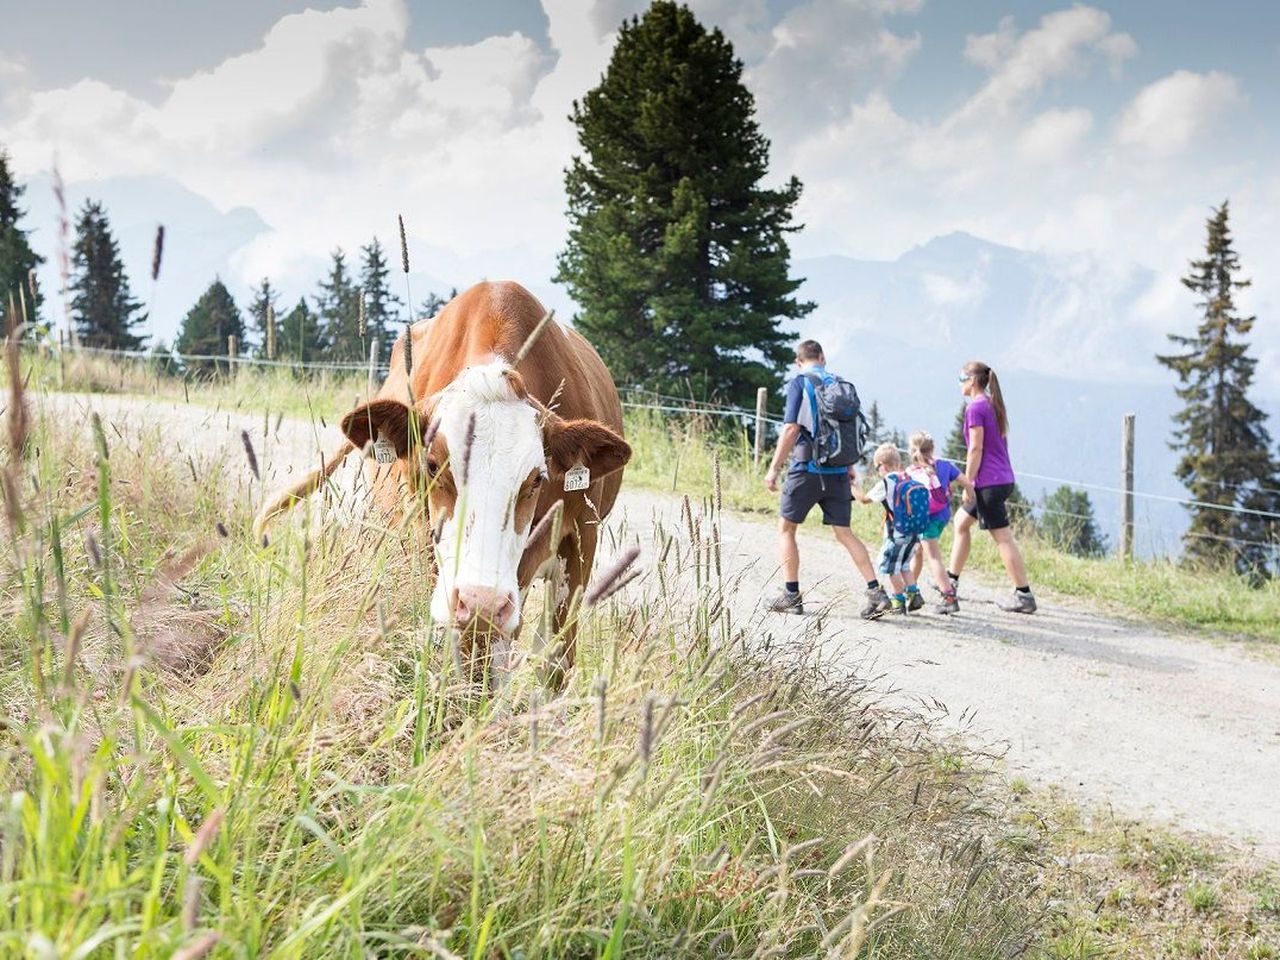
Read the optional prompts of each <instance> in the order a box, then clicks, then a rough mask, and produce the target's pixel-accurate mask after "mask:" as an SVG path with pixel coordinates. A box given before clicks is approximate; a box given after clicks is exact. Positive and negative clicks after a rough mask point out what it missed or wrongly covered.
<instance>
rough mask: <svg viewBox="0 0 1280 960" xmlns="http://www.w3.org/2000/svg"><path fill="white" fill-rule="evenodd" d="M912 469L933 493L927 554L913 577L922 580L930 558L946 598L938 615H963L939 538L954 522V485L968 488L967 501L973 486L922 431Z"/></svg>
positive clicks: (924, 539) (914, 439)
mask: <svg viewBox="0 0 1280 960" xmlns="http://www.w3.org/2000/svg"><path fill="white" fill-rule="evenodd" d="M910 452H911V466H910V467H908V468H907V475H908V476H909V477H911V478H912V479H913V480H916V481H918V482H919V483H920V484H922V485H923V486H924V487H926V488H927V489H928V491H929V523H928V525H927V526H926V527H925V528H924V530H923V531H922V532H921V534H920V543H921V545H922V546H923V548H924V549H923V550H917V551H916V555H915V557H914V558H913V562H912V573H913V574H914V575H915V577H914V578H915V579H919V577H920V570H921V568H922V567H923V566H924V557H925V556H928V558H929V572H930V573H931V574H932V575H933V582H934V583H935V584H937V586H938V592H939V593H941V594H942V603H940V604H938V607H937V611H938V613H959V612H960V603H959V601H958V600H957V599H956V590H955V585H954V584H953V583H952V582H951V578H950V577H948V576H947V567H946V564H944V563H943V562H942V548H941V547H940V546H939V545H938V538H939V537H941V536H942V531H944V530H946V529H947V524H948V523H950V522H951V484H953V483H958V484H960V486H962V487H963V488H964V491H965V494H964V497H965V501H966V502H969V501H971V500H972V499H973V497H974V492H973V484H972V483H971V482H970V480H969V478H968V477H966V476H965V475H964V471H963V470H960V469H959V468H958V467H956V465H955V464H953V463H952V462H951V461H950V460H937V459H935V458H934V454H933V437H931V436H929V434H927V433H925V432H924V431H923V430H921V431H920V432H918V433H913V434H912V435H911V447H910Z"/></svg>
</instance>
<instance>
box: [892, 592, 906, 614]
mask: <svg viewBox="0 0 1280 960" xmlns="http://www.w3.org/2000/svg"><path fill="white" fill-rule="evenodd" d="M892 603H893V606H892V607H890V608H889V612H890V613H893V614H902V615H904V616H905V615H906V612H907V598H906V597H904V596H903V595H902V594H900V593H895V594H894V595H893V600H892Z"/></svg>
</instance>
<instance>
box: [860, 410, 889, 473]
mask: <svg viewBox="0 0 1280 960" xmlns="http://www.w3.org/2000/svg"><path fill="white" fill-rule="evenodd" d="M888 438H889V428H888V426H887V425H886V424H885V422H884V414H882V413H881V412H880V404H879V403H877V402H876V401H875V400H872V401H871V406H869V407H867V435H866V437H865V438H864V442H863V447H862V459H863V460H865V461H866V464H867V466H868V468H870V467H871V466H872V463H873V460H874V458H875V455H876V447H878V446H880V444H882V443H884V442H885V440H887V439H888Z"/></svg>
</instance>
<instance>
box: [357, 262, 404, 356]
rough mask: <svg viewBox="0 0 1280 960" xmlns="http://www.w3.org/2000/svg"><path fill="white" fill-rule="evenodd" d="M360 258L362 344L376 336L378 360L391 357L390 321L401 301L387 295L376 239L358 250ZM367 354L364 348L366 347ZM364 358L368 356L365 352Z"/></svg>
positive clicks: (384, 269) (386, 271)
mask: <svg viewBox="0 0 1280 960" xmlns="http://www.w3.org/2000/svg"><path fill="white" fill-rule="evenodd" d="M360 253H361V254H362V255H363V260H362V262H361V268H360V286H361V289H362V290H363V291H364V325H365V329H364V342H365V343H368V342H369V339H370V338H371V337H377V338H378V343H379V344H380V347H379V354H380V359H382V360H383V361H386V360H388V359H389V358H390V357H391V343H392V341H393V340H395V337H396V334H395V332H393V322H394V321H395V320H396V319H398V316H399V310H398V308H399V306H400V305H401V303H402V302H403V301H401V299H400V298H399V297H397V296H396V295H395V294H393V293H392V292H391V287H390V284H389V283H388V279H387V278H388V277H389V276H390V273H391V271H390V268H389V267H388V266H387V255H386V252H385V251H384V250H383V249H382V244H380V243H379V242H378V238H377V237H374V238H373V240H372V242H370V243H369V244H368V245H366V246H363V247H361V248H360ZM366 351H367V348H366ZM365 356H368V353H367V352H366V353H365Z"/></svg>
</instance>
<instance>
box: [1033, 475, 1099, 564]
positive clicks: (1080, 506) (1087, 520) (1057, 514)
mask: <svg viewBox="0 0 1280 960" xmlns="http://www.w3.org/2000/svg"><path fill="white" fill-rule="evenodd" d="M1038 529H1039V531H1040V533H1041V535H1042V536H1044V537H1045V539H1047V540H1048V541H1049V542H1050V543H1052V544H1053V545H1054V546H1056V547H1057V548H1058V549H1059V550H1065V551H1066V552H1067V553H1071V554H1075V555H1076V556H1077V557H1100V556H1102V555H1103V554H1104V553H1106V552H1107V538H1106V537H1105V536H1103V535H1102V533H1101V532H1099V530H1098V521H1097V520H1096V519H1095V517H1094V515H1093V501H1092V500H1090V499H1089V494H1088V493H1087V492H1086V491H1084V490H1076V489H1073V488H1072V487H1068V486H1065V485H1063V486H1060V487H1058V489H1057V490H1055V491H1053V493H1051V494H1049V495H1047V496H1046V497H1045V498H1044V503H1043V510H1042V511H1041V514H1040V522H1039V525H1038Z"/></svg>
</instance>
